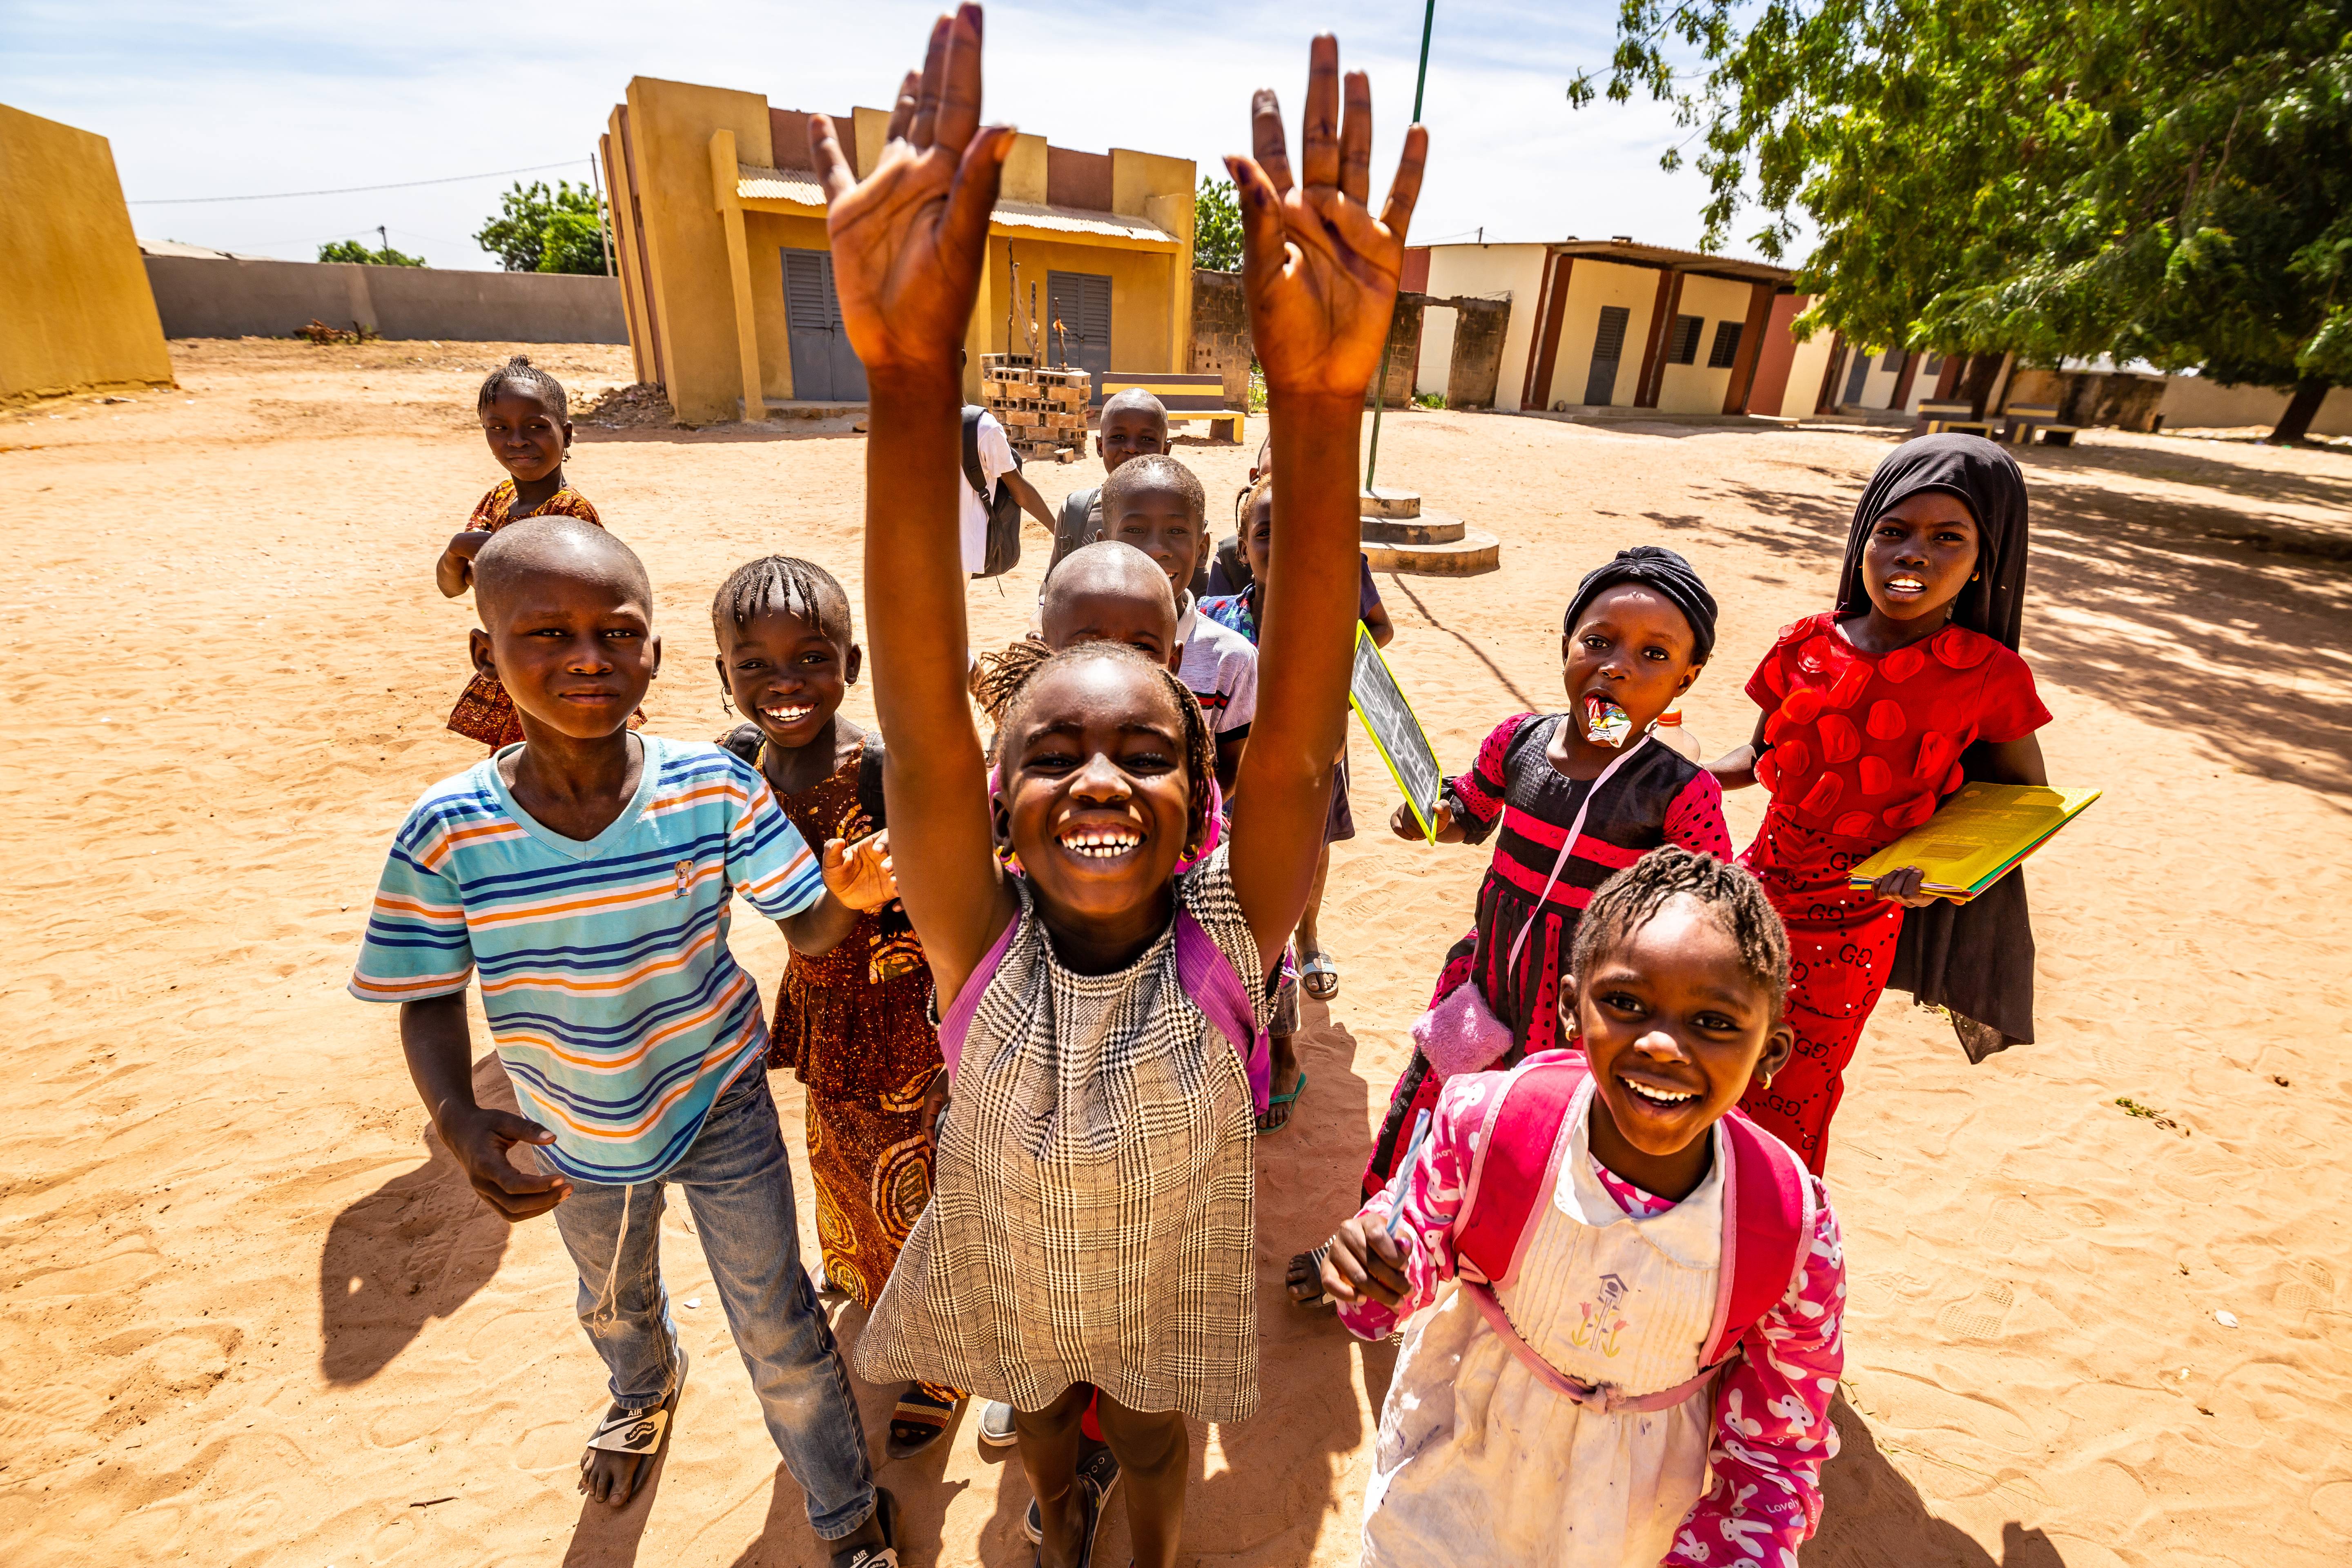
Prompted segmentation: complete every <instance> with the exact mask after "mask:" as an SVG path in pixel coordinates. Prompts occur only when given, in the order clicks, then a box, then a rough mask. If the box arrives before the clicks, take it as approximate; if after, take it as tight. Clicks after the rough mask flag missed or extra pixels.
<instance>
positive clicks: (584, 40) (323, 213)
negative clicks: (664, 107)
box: [0, 0, 1706, 267]
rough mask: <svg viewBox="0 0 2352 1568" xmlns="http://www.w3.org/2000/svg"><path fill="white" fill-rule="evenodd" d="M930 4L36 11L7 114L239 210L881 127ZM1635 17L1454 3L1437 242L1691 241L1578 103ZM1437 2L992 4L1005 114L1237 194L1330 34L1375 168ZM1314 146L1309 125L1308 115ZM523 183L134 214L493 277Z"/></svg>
mask: <svg viewBox="0 0 2352 1568" xmlns="http://www.w3.org/2000/svg"><path fill="white" fill-rule="evenodd" d="M935 11H936V6H935V5H919V4H908V3H906V0H863V3H861V4H859V5H856V6H854V7H852V6H836V5H823V4H815V3H812V0H800V3H796V4H792V5H715V4H710V3H709V0H683V3H677V0H674V3H672V4H669V5H661V6H646V5H642V4H629V5H620V4H613V3H610V0H583V3H580V4H575V5H568V6H562V7H523V8H506V7H499V8H495V9H492V8H486V7H483V6H480V5H457V4H453V3H450V0H425V3H414V0H412V3H410V4H405V5H401V6H398V7H396V8H395V7H379V6H368V7H361V6H357V5H348V4H346V5H326V6H321V5H317V4H308V5H293V4H289V3H285V0H255V3H247V4H244V5H211V6H205V7H194V6H187V5H161V4H144V5H142V4H129V3H113V4H109V3H106V0H96V3H79V4H74V3H68V0H13V3H12V4H11V5H8V6H6V7H5V10H0V100H5V101H6V102H8V103H10V104H12V105H13V106H15V107H16V108H19V109H23V110H28V111H30V112H32V113H36V114H44V115H47V116H49V117H51V118H54V119H58V120H63V121H68V122H69V123H71V124H75V125H79V126H81V127H83V128H85V129H88V130H91V131H96V132H100V133H101V134H103V135H105V136H107V137H109V138H110V140H111V142H112V143H113V148H114V157H115V163H116V166H117V168H118V169H119V170H120V171H121V177H122V184H123V190H124V194H125V195H127V196H130V197H131V198H133V200H134V201H137V200H139V199H141V198H149V197H158V196H211V195H245V194H249V193H263V192H277V191H299V190H312V189H320V188H331V187H340V186H347V185H362V184H380V183H389V182H394V181H402V180H421V179H430V178H434V177H436V176H441V175H446V174H471V173H473V172H476V171H480V170H486V169H505V168H515V167H520V166H524V165H532V164H539V163H553V162H556V161H558V160H563V159H574V160H576V161H577V163H576V165H575V168H574V169H573V170H572V171H568V172H567V171H561V170H559V171H554V172H551V174H548V175H545V176H541V177H545V178H550V179H552V178H556V177H562V176H563V175H564V174H567V173H569V174H570V175H571V177H573V178H582V179H584V178H585V176H586V174H587V167H588V164H587V160H588V158H589V155H590V153H592V151H593V148H594V146H595V140H596V137H597V135H598V134H599V132H601V131H602V130H603V127H604V117H605V115H606V114H607V113H608V112H609V111H610V110H611V108H612V106H613V105H614V103H615V102H617V101H619V100H620V98H621V96H622V94H623V92H624V91H625V88H626V86H627V83H628V79H629V78H630V77H631V76H633V75H645V76H658V77H669V78H673V79H681V80H687V81H701V82H710V83H714V84H718V85H721V86H728V87H738V88H744V89H751V90H754V91H761V92H764V93H766V95H767V97H768V100H769V101H770V102H771V103H772V104H773V105H775V106H776V107H779V108H796V109H811V110H819V109H821V110H832V111H835V112H839V111H841V110H846V109H847V108H849V107H850V106H851V105H852V104H856V103H866V104H877V105H878V104H882V103H884V102H886V101H887V96H888V94H889V93H890V91H891V89H893V87H894V86H895V84H896V82H897V79H898V73H899V72H900V71H901V70H902V69H904V68H906V67H907V66H908V65H911V64H916V63H919V56H920V49H921V46H922V41H923V38H924V35H925V30H926V27H927V25H928V22H929V17H930V16H932V15H934V14H935ZM1614 12H1615V8H1614V6H1613V5H1601V4H1588V5H1585V6H1582V7H1578V8H1573V9H1571V8H1563V7H1558V6H1536V5H1508V4H1486V5H1462V4H1456V3H1452V0H1449V3H1448V4H1444V5H1440V6H1439V15H1438V17H1437V27H1436V34H1435V38H1434V41H1433V47H1432V49H1431V53H1430V69H1429V83H1428V92H1427V100H1426V102H1425V105H1424V108H1423V118H1424V119H1425V120H1426V121H1427V122H1428V123H1429V126H1430V134H1431V142H1432V151H1431V165H1430V170H1429V176H1428V180H1427V182H1426V184H1425V186H1424V190H1423V200H1422V205H1421V210H1420V213H1419V215H1418V216H1416V218H1415V220H1414V224H1413V231H1414V235H1415V237H1417V238H1421V239H1437V238H1444V237H1467V236H1468V235H1470V234H1471V233H1473V232H1475V230H1477V229H1479V228H1480V227H1481V226H1483V227H1484V228H1485V229H1486V234H1487V236H1488V237H1490V238H1507V239H1539V238H1556V237H1562V236H1565V235H1569V234H1577V235H1581V236H1584V237H1598V236H1606V235H1609V234H1612V233H1613V234H1632V235H1635V236H1637V237H1640V238H1642V239H1644V240H1648V241H1651V242H1654V243H1659V244H1668V245H1684V246H1687V245H1690V244H1692V243H1694V242H1695V241H1696V239H1697V237H1698V234H1699V222H1698V208H1699V206H1700V205H1701V204H1702V203H1703V202H1704V201H1705V199H1706V189H1705V184H1704V182H1703V181H1702V180H1701V179H1700V178H1699V177H1698V176H1697V175H1696V174H1692V173H1689V172H1684V173H1680V174H1674V175H1667V174H1663V173H1662V172H1660V171H1659V169H1658V167H1657V159H1658V154H1659V153H1660V152H1661V151H1663V150H1664V148H1665V147H1667V146H1670V145H1673V144H1674V143H1675V142H1677V141H1679V140H1680V139H1681V137H1682V135H1683V132H1681V131H1679V130H1678V129H1677V128H1676V127H1675V125H1674V123H1673V121H1672V118H1671V116H1670V115H1669V114H1668V113H1667V112H1666V111H1665V110H1664V109H1663V108H1661V107H1659V106H1656V105H1651V104H1646V103H1643V104H1637V105H1629V106H1615V105H1608V104H1601V105H1598V106H1595V107H1593V108H1591V109H1587V110H1571V109H1570V107H1569V106H1568V103H1567V100H1566V89H1567V85H1568V82H1569V79H1570V78H1571V77H1572V76H1573V75H1574V74H1575V72H1576V70H1577V69H1578V68H1580V67H1590V66H1593V65H1597V64H1601V63H1603V62H1605V60H1606V59H1607V57H1608V52H1609V49H1610V47H1611V43H1612V28H1613V26H1614ZM1420 21H1421V13H1420V8H1419V7H1415V6H1412V5H1394V6H1391V7H1389V8H1387V10H1386V11H1385V12H1384V13H1383V14H1382V15H1381V16H1379V17H1376V18H1373V17H1367V16H1364V15H1363V14H1362V8H1361V7H1355V6H1346V5H1334V4H1327V3H1321V0H1318V3H1314V4H1305V5H1258V6H1242V5H1217V4H1208V5H1193V6H1190V7H1176V8H1168V7H1151V8H1149V9H1146V8H1142V7H1137V8H1133V9H1118V8H1113V7H1110V6H1093V7H1087V6H1076V7H1060V6H1056V7H1050V8H1049V7H1042V6H1040V7H1030V6H1022V5H1010V4H1000V5H996V6H993V7H992V9H991V11H990V13H989V18H988V37H989V60H990V68H989V94H988V110H989V112H990V115H991V117H992V118H1009V119H1012V120H1014V121H1017V122H1019V123H1020V124H1021V125H1022V126H1023V128H1024V129H1025V130H1029V131H1034V132H1042V133H1044V134H1045V135H1046V136H1047V137H1049V138H1050V139H1051V140H1052V141H1054V142H1055V143H1056V144H1058V145H1063V146H1070V147H1079V148H1087V149H1101V148H1104V147H1108V146H1111V145H1114V144H1116V145H1120V146H1131V147H1141V148H1146V149H1149V150H1150V151H1153V152H1159V153H1174V154H1177V155H1179V156H1190V157H1192V159H1194V160H1195V161H1196V162H1197V163H1199V164H1200V165H1201V168H1202V172H1203V173H1204V174H1221V172H1222V171H1221V166H1220V163H1219V159H1220V156H1221V155H1222V154H1223V153H1230V152H1239V151H1244V150H1245V148H1246V146H1247V136H1248V120H1247V111H1248V103H1249V93H1250V90H1251V89H1253V88H1255V87H1257V86H1261V85H1272V86H1274V87H1276V89H1278V90H1280V91H1281V92H1282V93H1283V95H1284V100H1285V103H1286V107H1287V108H1289V109H1290V110H1292V111H1293V114H1294V117H1295V113H1296V110H1297V100H1298V97H1299V94H1300V92H1301V90H1302V88H1303V80H1304V70H1305V61H1306V47H1305V45H1306V40H1307V36H1308V35H1309V34H1310V33H1312V32H1313V31H1315V30H1316V29H1318V27H1327V26H1328V27H1329V28H1331V29H1332V30H1334V31H1336V32H1338V33H1339V36H1340V41H1341V45H1342V48H1343V51H1344V56H1343V59H1344V63H1346V64H1348V65H1349V66H1351V67H1360V68H1365V69H1368V70H1370V72H1371V73H1372V77H1373V87H1374V92H1375V97H1376V121H1377V124H1378V128H1379V136H1378V142H1377V153H1376V167H1378V168H1380V169H1381V170H1382V171H1385V170H1386V169H1387V168H1389V167H1391V166H1392V164H1393V160H1394V158H1395V150H1396V147H1397V144H1398V142H1399V139H1400V137H1401V136H1402V132H1403V128H1404V125H1405V122H1406V121H1407V119H1408V117H1409V115H1410V111H1411V107H1412V80H1413V70H1414V63H1415V54H1416V52H1417V49H1418V47H1419V42H1420ZM1293 122H1294V124H1295V122H1296V121H1295V118H1294V121H1293ZM505 184H507V182H506V181H504V180H498V179H486V180H478V181H471V182H467V183H465V184H445V185H436V186H426V187H423V188H419V189H412V190H402V191H382V192H372V193H367V194H362V195H343V196H308V197H300V198H297V199H291V200H280V201H239V202H224V203H211V204H204V205H134V206H133V207H132V209H131V212H132V216H133V221H134V222H135V223H136V225H137V226H138V229H139V232H140V233H141V234H142V236H145V237H152V238H165V237H169V238H175V239H183V240H188V241H191V242H194V243H196V244H204V245H214V246H219V247H224V248H227V249H235V250H246V251H255V252H260V253H264V254H270V255H278V256H284V257H289V258H305V259H307V258H310V256H312V255H314V254H315V253H316V250H317V247H318V246H319V244H320V243H321V242H322V241H325V240H328V239H334V238H341V237H358V236H362V235H364V236H365V237H368V238H369V239H370V241H371V243H373V229H374V227H375V226H377V225H379V224H382V225H383V226H386V228H387V229H388V230H389V231H390V235H391V238H392V241H393V243H394V245H395V246H398V247H400V248H402V249H404V250H408V251H411V252H417V253H421V254H423V255H424V256H425V258H426V259H427V260H429V261H431V262H432V263H434V264H435V265H436V266H445V267H486V266H493V265H495V262H494V261H492V260H491V259H490V258H488V257H486V256H485V255H484V254H483V253H482V252H481V251H480V250H479V249H478V247H476V246H475V245H474V244H473V242H472V241H471V240H470V239H469V238H468V236H469V235H471V234H472V233H473V232H474V230H476V229H477V228H478V227H479V226H481V223H482V222H483V220H484V219H485V218H486V217H488V216H489V214H490V213H491V211H492V210H493V209H494V208H495V206H496V203H497V196H498V193H499V191H500V190H502V189H503V188H504V187H505Z"/></svg>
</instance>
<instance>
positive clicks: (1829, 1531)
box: [1799, 1394, 2066, 1568]
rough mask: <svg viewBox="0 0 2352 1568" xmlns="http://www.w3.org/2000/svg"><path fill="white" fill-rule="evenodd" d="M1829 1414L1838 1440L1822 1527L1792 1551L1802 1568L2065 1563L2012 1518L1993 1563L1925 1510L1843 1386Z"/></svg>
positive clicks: (2058, 1566)
mask: <svg viewBox="0 0 2352 1568" xmlns="http://www.w3.org/2000/svg"><path fill="white" fill-rule="evenodd" d="M1830 1418H1831V1419H1832V1421H1834V1422H1835V1423H1836V1424H1837V1430H1838V1442H1839V1445H1840V1447H1839V1450H1838V1457H1837V1458H1834V1459H1832V1460H1831V1461H1830V1462H1829V1463H1828V1464H1827V1465H1824V1466H1823V1467H1822V1528H1821V1531H1820V1532H1819V1533H1817V1534H1816V1535H1815V1536H1814V1537H1813V1539H1812V1540H1811V1541H1810V1542H1806V1543H1805V1547H1804V1550H1803V1551H1802V1552H1800V1553H1799V1556H1800V1558H1801V1560H1802V1562H1803V1563H1804V1564H1805V1568H2066V1560H2065V1558H2063V1557H2062V1556H2061V1555H2059V1552H2058V1548H2057V1547H2056V1546H2055V1545H2053V1544H2052V1542H2051V1540H2050V1538H2049V1537H2048V1536H2046V1535H2044V1534H2043V1533H2042V1531H2038V1530H2028V1529H2026V1528H2025V1527H2024V1526H2023V1525H2021V1524H2019V1523H2018V1522H2017V1521H2014V1520H2011V1521H2010V1522H2008V1523H2007V1524H2004V1525H2002V1526H2001V1527H2000V1561H1999V1562H1998V1563H1996V1562H1995V1561H1994V1559H1993V1558H1992V1556H1991V1555H1990V1553H1988V1552H1986V1551H1985V1549H1984V1548H1983V1547H1981V1546H1979V1545H1978V1544H1977V1543H1976V1542H1975V1541H1974V1540H1973V1539H1972V1538H1971V1537H1969V1535H1968V1534H1967V1533H1966V1532H1965V1531H1961V1530H1960V1529H1959V1528H1958V1526H1956V1525H1952V1524H1948V1523H1947V1522H1945V1521H1943V1520H1940V1519H1937V1517H1936V1516H1935V1515H1934V1514H1932V1513H1930V1512H1929V1511H1928V1510H1927V1503H1926V1502H1925V1501H1924V1500H1921V1498H1920V1496H1919V1491H1918V1489H1917V1488H1916V1487H1914V1486H1913V1485H1912V1484H1911V1481H1910V1479H1909V1478H1907V1477H1906V1476H1905V1475H1904V1474H1903V1472H1902V1471H1900V1470H1898V1469H1896V1468H1895V1466H1894V1463H1893V1462H1892V1461H1891V1460H1889V1459H1888V1458H1887V1457H1886V1455H1885V1453H1884V1452H1883V1451H1881V1449H1880V1448H1879V1447H1878V1441H1877V1439H1876V1438H1875V1437H1874V1436H1872V1434H1871V1430H1870V1427H1869V1426H1868V1425H1867V1424H1866V1423H1864V1420H1863V1418H1862V1415H1861V1413H1860V1412H1858V1411H1856V1410H1855V1409H1854V1408H1853V1406H1852V1405H1848V1404H1847V1403H1846V1401H1845V1395H1844V1394H1839V1395H1838V1396H1837V1398H1836V1399H1835V1400H1834V1401H1833V1402H1832V1404H1831V1405H1830Z"/></svg>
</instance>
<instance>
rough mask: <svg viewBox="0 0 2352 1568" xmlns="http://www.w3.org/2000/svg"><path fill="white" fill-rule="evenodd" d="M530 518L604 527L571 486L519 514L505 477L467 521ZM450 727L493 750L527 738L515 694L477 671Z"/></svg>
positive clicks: (488, 527) (488, 525)
mask: <svg viewBox="0 0 2352 1568" xmlns="http://www.w3.org/2000/svg"><path fill="white" fill-rule="evenodd" d="M526 517H576V518H578V519H579V520H580V521H583V522H593V523H594V524H595V525H596V526H597V527H599V528H602V527H604V519H603V518H601V517H598V516H597V515H596V509H595V508H594V507H593V506H591V505H589V504H588V498H587V497H586V496H583V495H582V494H581V493H580V492H579V491H578V490H575V489H572V487H571V486H570V485H566V486H564V487H563V488H562V489H560V490H558V491H556V492H555V493H554V494H553V495H551V496H550V497H548V498H547V500H545V501H544V502H542V503H541V505H540V507H539V509H538V510H535V511H527V512H522V513H520V514H518V513H517V512H516V511H515V482H514V480H512V479H500V480H499V482H498V483H497V484H495V485H492V486H491V487H490V489H489V493H488V494H487V495H485V496H483V497H482V499H481V500H478V501H476V502H475V503H474V515H473V516H471V517H469V518H467V520H466V526H467V528H469V529H477V528H478V529H480V530H481V531H483V532H485V533H496V532H497V531H499V530H500V529H501V528H504V527H505V526H506V525H507V524H509V523H510V522H520V521H522V519H523V518H526ZM645 721H646V716H645V715H644V714H643V713H639V714H637V716H636V717H635V718H634V719H632V720H630V721H629V728H630V729H632V730H634V729H636V728H637V727H638V726H640V725H642V724H643V723H644V722H645ZM449 728H450V729H452V730H454V731H457V733H458V734H460V735H463V736H465V737H466V739H467V740H469V741H479V742H481V743H482V744H484V745H486V746H488V748H489V749H490V750H492V751H493V752H495V751H499V750H500V749H501V748H504V747H507V746H512V745H516V744H519V743H520V742H521V740H522V724H521V723H520V721H518V720H517V719H516V718H515V710H514V699H513V698H511V697H509V696H508V695H507V689H506V688H505V687H503V686H501V685H499V683H498V682H497V681H495V680H493V679H490V678H489V677H488V676H487V675H484V674H482V673H481V672H479V671H476V672H475V675H474V679H471V680H469V681H467V683H466V689H465V690H464V691H462V692H460V693H458V695H457V707H455V708H452V709H451V710H449Z"/></svg>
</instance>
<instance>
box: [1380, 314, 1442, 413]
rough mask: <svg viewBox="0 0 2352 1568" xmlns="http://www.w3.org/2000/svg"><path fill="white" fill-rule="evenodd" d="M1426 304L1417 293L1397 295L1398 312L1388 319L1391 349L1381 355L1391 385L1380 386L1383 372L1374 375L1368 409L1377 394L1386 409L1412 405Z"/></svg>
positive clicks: (1419, 366) (1389, 347)
mask: <svg viewBox="0 0 2352 1568" xmlns="http://www.w3.org/2000/svg"><path fill="white" fill-rule="evenodd" d="M1427 303H1428V301H1427V300H1424V299H1423V298H1422V296H1420V295H1418V294H1406V293H1399V294H1398V295H1397V302H1396V309H1395V310H1393V311H1391V313H1390V316H1389V341H1388V347H1387V349H1386V350H1385V351H1384V353H1383V355H1382V363H1383V366H1384V367H1385V368H1386V370H1387V371H1388V382H1387V384H1386V385H1385V386H1382V385H1381V384H1380V382H1381V373H1380V371H1378V370H1375V371H1373V372H1372V379H1371V382H1370V383H1368V384H1366V386H1365V389H1364V406H1365V407H1367V408H1369V407H1370V406H1371V405H1372V403H1373V400H1374V397H1375V395H1377V396H1378V399H1379V401H1380V403H1381V405H1382V406H1383V407H1388V408H1404V407H1409V406H1411V405H1412V389H1413V384H1414V383H1415V382H1417V381H1418V380H1420V378H1421V315H1422V308H1423V306H1424V305H1426V304H1427Z"/></svg>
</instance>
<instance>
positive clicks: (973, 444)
mask: <svg viewBox="0 0 2352 1568" xmlns="http://www.w3.org/2000/svg"><path fill="white" fill-rule="evenodd" d="M984 412H986V411H985V410H984V409H981V408H977V407H974V406H973V405H971V404H969V403H967V404H965V405H963V482H964V483H966V484H968V485H970V486H971V488H972V493H973V494H975V495H977V496H979V497H980V500H981V504H982V506H985V505H987V504H988V476H987V474H986V473H984V472H983V471H982V468H981V466H980V416H981V415H982V413H984ZM1016 466H1017V465H1016Z"/></svg>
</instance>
